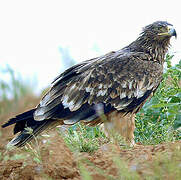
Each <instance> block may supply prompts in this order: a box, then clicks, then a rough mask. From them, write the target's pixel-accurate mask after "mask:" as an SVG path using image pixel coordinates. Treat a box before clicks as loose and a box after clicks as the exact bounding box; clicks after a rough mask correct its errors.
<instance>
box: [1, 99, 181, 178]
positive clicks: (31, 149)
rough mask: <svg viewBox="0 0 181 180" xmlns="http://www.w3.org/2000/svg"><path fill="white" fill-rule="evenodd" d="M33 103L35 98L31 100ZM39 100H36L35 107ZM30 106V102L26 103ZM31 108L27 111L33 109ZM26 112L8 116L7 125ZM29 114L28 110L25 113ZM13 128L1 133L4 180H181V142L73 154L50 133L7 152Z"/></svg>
mask: <svg viewBox="0 0 181 180" xmlns="http://www.w3.org/2000/svg"><path fill="white" fill-rule="evenodd" d="M31 101H32V97H31ZM37 101H38V99H37V100H36V99H35V100H34V101H33V102H34V104H36V102H37ZM26 102H29V100H28V99H26ZM32 106H33V104H28V105H27V106H26V108H30V107H32ZM23 108H24V102H21V103H20V104H19V105H18V110H16V108H15V110H14V111H12V112H11V113H8V114H7V113H4V115H1V119H2V121H1V122H3V121H5V120H6V119H8V118H9V117H11V116H12V115H13V114H16V113H19V112H20V110H21V111H22V110H23ZM24 110H25V109H24ZM12 128H13V127H9V128H6V129H0V133H1V134H0V136H1V142H0V179H2V180H9V179H10V180H21V179H22V180H44V179H45V180H46V179H49V180H50V179H69V180H70V179H73V180H79V179H85V180H90V179H93V180H106V179H110V180H117V179H169V180H170V179H171V180H172V179H180V177H181V141H175V142H167V143H163V144H159V145H141V144H139V143H137V144H136V146H135V147H133V148H128V147H124V146H120V145H118V144H115V143H111V142H105V143H102V144H101V145H100V146H99V148H98V150H96V151H94V152H91V153H87V152H79V151H74V152H72V151H71V150H70V149H69V148H68V147H67V145H66V144H65V142H64V140H63V139H62V137H61V136H60V135H59V133H58V131H49V132H48V133H47V134H48V135H49V136H47V135H45V134H43V135H44V136H41V137H38V138H37V139H36V141H35V142H33V143H32V144H31V145H27V146H26V147H24V148H19V149H17V148H15V149H6V144H7V143H8V141H9V140H10V139H11V138H12V137H13V135H12Z"/></svg>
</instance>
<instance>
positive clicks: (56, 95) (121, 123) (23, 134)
mask: <svg viewBox="0 0 181 180" xmlns="http://www.w3.org/2000/svg"><path fill="white" fill-rule="evenodd" d="M172 36H176V31H175V30H174V29H173V27H172V25H171V24H169V23H167V22H164V21H158V22H154V23H153V24H150V25H148V26H146V27H145V28H144V29H143V31H142V33H141V34H140V36H139V37H138V38H137V39H136V40H135V41H134V42H132V43H131V44H130V45H128V46H127V47H125V48H123V49H121V50H119V51H112V52H110V53H108V54H106V55H103V56H100V57H97V58H94V59H90V60H87V61H84V62H82V63H80V64H77V65H75V66H72V67H71V68H69V69H67V70H66V71H65V72H63V73H62V74H60V76H58V77H57V78H56V79H55V80H54V82H53V84H52V87H51V89H50V90H49V91H48V92H47V94H46V95H45V96H44V97H43V98H42V100H41V101H40V104H39V105H38V106H37V107H36V108H35V109H32V110H30V111H28V112H25V113H23V114H20V115H18V116H16V117H15V118H13V119H10V121H9V122H7V123H6V124H4V125H3V127H6V126H8V125H11V124H14V123H16V124H15V128H14V133H17V132H20V134H19V135H18V136H17V137H15V138H14V139H13V140H12V141H11V142H10V144H12V145H16V146H22V145H24V144H25V143H26V142H28V141H29V140H31V139H32V137H33V135H32V134H27V130H26V129H25V128H26V127H31V128H32V129H33V133H34V135H37V134H38V133H40V132H41V131H43V130H44V129H46V128H47V127H49V126H51V125H53V124H57V123H58V124H70V125H71V124H75V123H76V122H79V121H84V122H85V123H88V124H92V125H95V124H99V123H102V122H103V121H102V119H101V118H100V115H101V114H103V113H104V114H105V116H106V119H107V120H106V121H105V122H104V126H105V130H106V131H108V133H109V131H110V130H111V131H112V130H113V129H114V130H115V131H117V132H119V133H120V134H121V135H122V136H123V137H124V138H125V139H126V140H127V141H128V142H129V143H131V144H134V135H133V132H134V127H135V125H134V117H135V114H136V113H137V112H138V111H139V110H140V108H141V107H142V106H143V104H144V103H145V101H146V100H147V98H148V97H150V96H151V95H152V94H153V93H154V92H155V90H156V89H157V88H158V86H159V84H160V82H161V80H162V74H163V63H164V57H165V54H166V52H167V50H168V47H169V43H170V38H171V37H172Z"/></svg>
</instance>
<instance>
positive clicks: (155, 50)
mask: <svg viewBox="0 0 181 180" xmlns="http://www.w3.org/2000/svg"><path fill="white" fill-rule="evenodd" d="M169 44H170V39H165V40H162V41H156V40H154V39H151V38H148V37H147V38H145V37H142V36H140V37H139V38H138V39H137V40H136V41H134V42H132V43H131V44H130V45H129V46H127V48H128V49H129V50H130V51H131V52H144V53H146V54H147V55H148V56H149V58H148V59H147V60H149V61H154V62H157V63H159V64H163V63H164V58H165V55H166V53H167V51H168V47H169Z"/></svg>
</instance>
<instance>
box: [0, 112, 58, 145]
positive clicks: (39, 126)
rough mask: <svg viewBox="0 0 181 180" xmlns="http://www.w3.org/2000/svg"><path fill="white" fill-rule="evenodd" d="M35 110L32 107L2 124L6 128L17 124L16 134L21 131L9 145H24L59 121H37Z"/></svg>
mask: <svg viewBox="0 0 181 180" xmlns="http://www.w3.org/2000/svg"><path fill="white" fill-rule="evenodd" d="M34 112H35V109H31V110H30V111H27V112H24V113H22V114H20V115H17V116H16V117H15V118H12V119H10V120H9V121H8V122H7V123H5V124H3V125H2V127H3V128H5V127H7V126H10V125H12V124H15V127H14V134H16V133H18V132H20V133H19V134H18V135H17V136H16V137H15V138H14V139H12V140H11V141H10V142H9V143H8V145H7V146H17V147H21V146H24V145H25V143H27V142H29V141H30V140H32V139H33V138H34V137H35V136H37V135H38V134H39V133H41V132H42V131H43V130H45V129H46V128H48V127H49V126H50V125H53V124H54V123H55V122H57V121H56V120H51V119H49V120H42V121H35V120H34V117H33V114H34Z"/></svg>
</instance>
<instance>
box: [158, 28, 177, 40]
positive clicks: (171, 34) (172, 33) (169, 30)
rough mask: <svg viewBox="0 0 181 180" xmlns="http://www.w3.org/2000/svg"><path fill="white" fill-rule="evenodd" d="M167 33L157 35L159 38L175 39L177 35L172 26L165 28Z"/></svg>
mask: <svg viewBox="0 0 181 180" xmlns="http://www.w3.org/2000/svg"><path fill="white" fill-rule="evenodd" d="M167 29H168V31H167V32H163V33H159V34H158V35H159V36H175V38H177V33H176V30H175V29H174V28H173V26H168V27H167Z"/></svg>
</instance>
